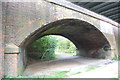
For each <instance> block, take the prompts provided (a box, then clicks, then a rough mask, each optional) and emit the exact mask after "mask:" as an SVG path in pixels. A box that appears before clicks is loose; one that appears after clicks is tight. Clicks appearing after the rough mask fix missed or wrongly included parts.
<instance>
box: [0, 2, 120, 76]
mask: <svg viewBox="0 0 120 80" xmlns="http://www.w3.org/2000/svg"><path fill="white" fill-rule="evenodd" d="M27 1H29V0H27ZM61 5H62V6H61ZM64 5H65V4H60V5H59V3H56V4H54V3H51V2H50V1H49V0H40V1H39V2H35V1H34V2H9V3H8V2H3V4H2V8H3V10H2V11H3V12H2V17H3V19H2V21H3V25H2V27H1V26H0V43H1V44H2V45H1V44H0V55H2V56H0V58H1V59H0V61H1V63H0V66H1V65H3V64H2V62H3V57H4V54H3V51H4V48H3V46H4V44H3V42H4V41H5V42H6V43H7V42H10V43H12V44H14V45H16V46H18V47H19V50H20V54H16V53H19V51H18V48H16V49H15V50H17V51H18V52H16V51H15V52H12V51H14V49H13V50H12V49H9V50H5V53H7V54H5V62H6V63H5V66H6V67H5V74H6V75H9V74H13V75H17V73H18V75H22V72H23V70H24V68H25V66H26V64H27V57H26V51H25V49H26V47H27V46H28V45H29V44H30V43H31V42H32V41H34V40H36V39H37V38H39V37H42V36H44V35H48V34H56V35H62V36H65V37H67V38H68V39H70V40H71V41H73V43H74V44H75V45H76V46H77V48H78V50H79V52H82V53H81V54H80V55H84V56H88V55H89V53H88V52H90V53H91V54H93V53H96V52H99V53H105V54H108V53H111V54H110V55H111V56H112V57H114V56H116V55H117V56H118V50H120V47H118V39H120V38H118V32H119V31H118V26H117V25H116V24H115V25H114V23H112V22H110V21H108V22H107V21H106V20H103V19H100V18H97V17H95V16H91V15H88V13H87V12H84V13H83V12H81V11H79V10H77V9H73V8H72V9H71V8H70V7H68V8H67V6H68V5H67V4H66V6H64ZM80 9H81V8H80ZM85 13H86V14H85ZM99 17H100V16H99ZM104 19H105V18H104ZM3 28H5V30H2V29H3ZM117 31H118V32H117ZM4 32H5V33H4ZM3 33H4V35H5V40H4V38H3ZM6 43H5V44H6ZM106 44H108V46H107V47H109V48H110V52H107V51H104V46H105V45H106ZM6 49H7V48H6ZM96 50H97V51H96ZM11 53H15V54H11ZM9 59H10V60H11V61H13V63H11V62H10V61H9ZM12 64H13V65H12ZM8 66H11V67H9V68H8ZM14 68H15V70H14V71H13V72H12V69H14ZM9 69H10V70H9ZM0 70H1V71H2V72H3V68H2V67H0ZM8 70H9V71H8ZM2 74H3V73H0V75H2Z"/></svg>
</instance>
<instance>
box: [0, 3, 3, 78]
mask: <svg viewBox="0 0 120 80" xmlns="http://www.w3.org/2000/svg"><path fill="white" fill-rule="evenodd" d="M3 76H4V26H2V2H0V79H1V78H2V77H3Z"/></svg>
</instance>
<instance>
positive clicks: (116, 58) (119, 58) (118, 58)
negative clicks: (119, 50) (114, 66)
mask: <svg viewBox="0 0 120 80" xmlns="http://www.w3.org/2000/svg"><path fill="white" fill-rule="evenodd" d="M112 60H118V61H119V60H120V56H118V57H114V58H112Z"/></svg>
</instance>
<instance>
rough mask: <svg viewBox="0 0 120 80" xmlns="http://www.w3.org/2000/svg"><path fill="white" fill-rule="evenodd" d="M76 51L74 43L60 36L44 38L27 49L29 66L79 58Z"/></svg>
mask: <svg viewBox="0 0 120 80" xmlns="http://www.w3.org/2000/svg"><path fill="white" fill-rule="evenodd" d="M76 50H77V48H76V46H75V45H74V43H72V42H71V41H70V40H69V39H67V38H65V37H63V36H59V35H46V36H43V37H41V38H39V39H37V40H35V41H34V42H32V43H31V44H30V45H29V46H28V47H27V48H26V52H27V58H28V63H29V64H33V63H35V62H39V61H42V62H43V61H50V60H57V59H67V58H70V57H71V58H72V56H77V53H76V52H77V51H76Z"/></svg>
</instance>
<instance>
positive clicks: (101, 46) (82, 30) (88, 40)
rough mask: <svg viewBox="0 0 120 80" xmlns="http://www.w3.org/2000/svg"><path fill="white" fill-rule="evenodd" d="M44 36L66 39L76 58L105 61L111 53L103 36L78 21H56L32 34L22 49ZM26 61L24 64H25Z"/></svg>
mask: <svg viewBox="0 0 120 80" xmlns="http://www.w3.org/2000/svg"><path fill="white" fill-rule="evenodd" d="M46 35H60V36H63V37H66V38H67V39H69V40H70V41H72V42H73V43H74V45H75V46H76V48H77V55H78V56H83V57H90V58H104V59H105V58H108V57H109V56H110V53H111V51H110V49H111V46H110V44H109V41H108V40H107V39H106V37H105V36H104V34H103V33H102V32H101V31H100V30H99V29H97V28H96V27H95V26H93V25H91V24H90V23H88V22H85V21H81V20H78V19H63V20H58V21H55V22H52V23H49V24H47V25H45V26H43V27H41V28H40V29H38V30H36V31H35V32H34V33H32V34H31V35H30V36H29V37H28V38H27V39H26V41H25V42H24V45H23V46H22V47H23V48H24V49H25V50H26V49H27V48H28V46H29V45H30V44H32V43H33V42H34V41H36V40H38V39H39V38H42V37H43V36H46ZM41 49H42V48H41ZM26 58H27V57H26ZM24 60H26V59H24ZM27 61H28V60H27ZM27 61H24V63H25V64H27Z"/></svg>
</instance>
